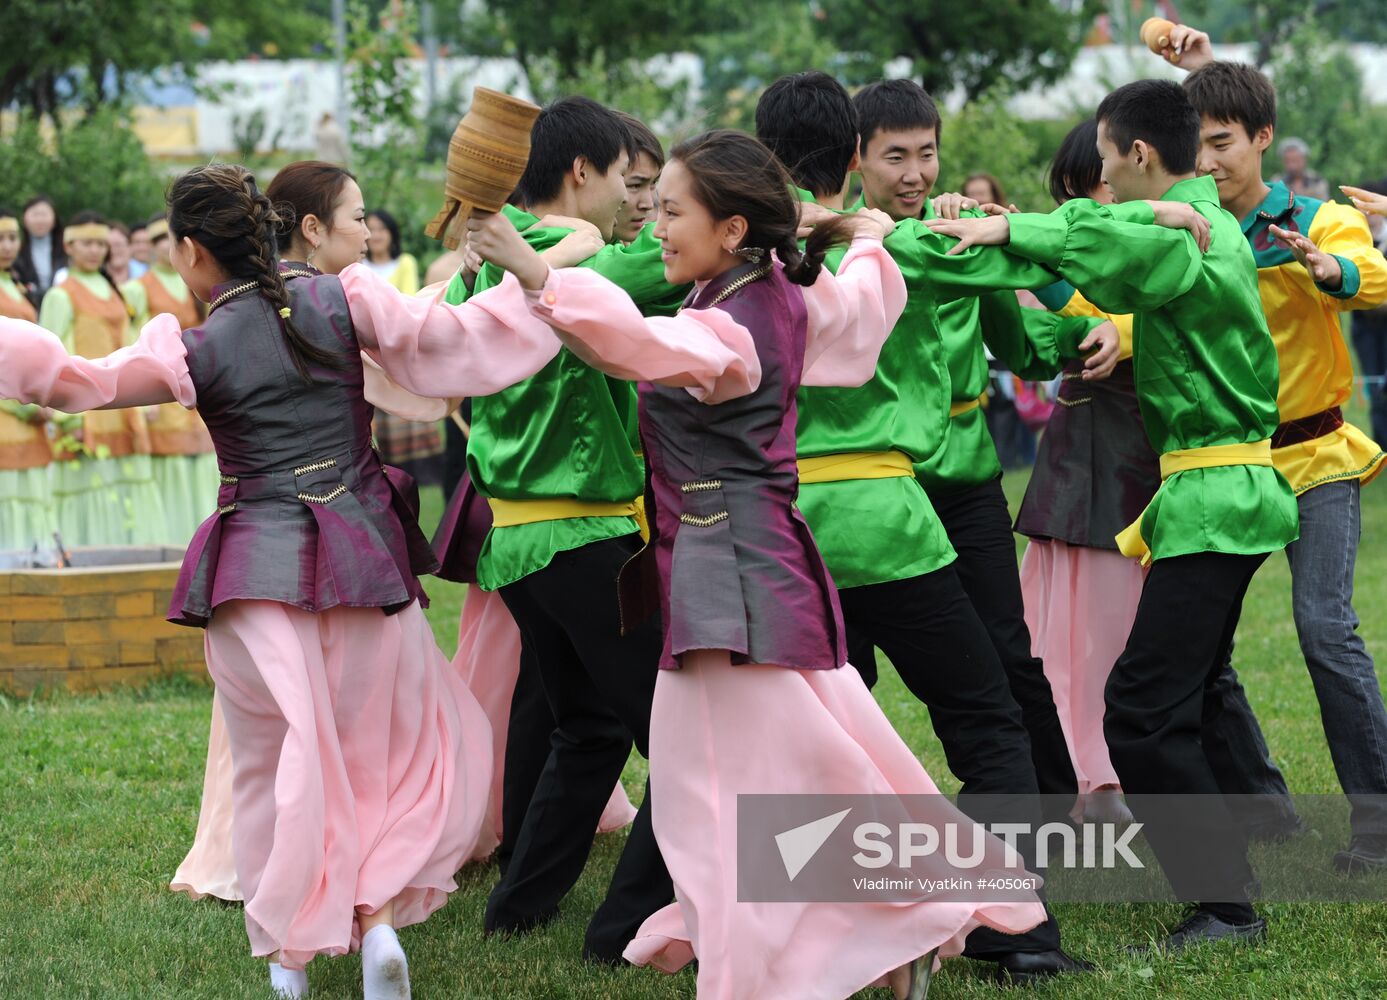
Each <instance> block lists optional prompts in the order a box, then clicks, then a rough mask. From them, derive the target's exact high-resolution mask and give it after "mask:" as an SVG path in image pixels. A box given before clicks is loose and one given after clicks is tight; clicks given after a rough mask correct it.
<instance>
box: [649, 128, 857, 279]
mask: <svg viewBox="0 0 1387 1000" xmlns="http://www.w3.org/2000/svg"><path fill="white" fill-rule="evenodd" d="M670 159H671V160H678V161H679V162H680V163H682V164H683V165H684V167H685V169H687V170H688V172H689V177H690V179H691V181H692V183H693V189H694V196H695V197H696V198H698V200H699V201H700V202H701V203H702V204H703V207H704V208H706V209H708V212H709V214H711V215H712V216H713V218H714V219H716V220H719V221H721V220H722V219H729V218H731V217H732V216H734V215H740V216H742V217H743V218H744V219H746V221H747V233H746V238H745V239H744V240H742V247H759V248H761V249H763V250H767V251H771V250H773V251H775V255H776V256H777V257H779V258H780V263H781V264H782V265H783V266H784V268H785V277H787V278H789V279H790V280H791V281H793V282H794V283H795V284H797V285H812V284H813V283H814V281H815V280H816V279H817V278H818V277H819V271H820V270H821V269H822V268H823V263H824V255H825V254H826V253H828V251H829V249H830V248H831V247H834V246H837V245H839V244H843V243H848V242H850V241H851V240H852V237H853V233H854V232H855V231H856V227H855V226H854V225H853V221H852V216H851V215H845V216H842V217H841V218H838V219H834V220H833V221H832V222H829V223H826V224H824V225H821V226H816V227H815V228H814V231H813V232H812V233H811V234H810V235H809V239H808V240H807V241H806V243H805V245H804V249H803V250H801V249H800V246H799V240H798V238H797V237H796V235H795V234H796V231H797V230H798V229H799V201H798V200H797V199H796V198H795V196H794V195H793V194H792V193H791V190H790V189H791V181H790V175H789V174H788V173H786V172H785V168H784V167H783V166H782V165H781V163H780V161H779V160H777V159H776V158H775V154H774V153H772V152H771V151H770V150H769V149H768V148H766V146H765V145H764V144H762V143H761V141H760V140H758V139H753V138H752V137H751V136H749V135H747V134H746V133H744V132H735V131H733V130H731V129H716V130H714V131H712V132H705V133H703V134H702V135H698V136H694V137H693V138H692V139H686V140H685V141H684V142H681V143H680V144H679V145H677V146H675V147H674V149H673V151H672V152H671V153H670ZM739 249H741V248H739Z"/></svg>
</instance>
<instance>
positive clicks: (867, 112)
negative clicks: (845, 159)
mask: <svg viewBox="0 0 1387 1000" xmlns="http://www.w3.org/2000/svg"><path fill="white" fill-rule="evenodd" d="M852 103H853V106H854V107H856V108H857V124H858V128H859V129H861V132H862V151H863V153H866V151H867V144H868V143H869V142H871V141H872V137H873V136H874V135H876V134H877V133H878V132H883V131H886V132H897V131H904V130H906V129H916V128H918V129H926V128H932V129H934V141H935V142H936V143H938V142H939V132H940V130H941V128H942V127H943V121H942V119H940V117H939V109H938V108H937V107H935V104H934V98H932V97H930V96H929V94H928V93H926V92H925V88H924V87H922V86H920V85H919V84H918V83H916V82H915V81H914V80H880V81H878V82H876V83H872V84H868V85H867V86H865V87H863V88H862V89H861V90H859V91H858V92H857V94H856V95H855V96H854V97H853V99H852Z"/></svg>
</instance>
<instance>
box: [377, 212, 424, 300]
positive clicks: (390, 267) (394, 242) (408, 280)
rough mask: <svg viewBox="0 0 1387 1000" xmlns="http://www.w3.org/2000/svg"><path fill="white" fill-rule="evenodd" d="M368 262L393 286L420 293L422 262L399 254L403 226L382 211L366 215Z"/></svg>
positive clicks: (407, 255) (407, 292) (411, 255)
mask: <svg viewBox="0 0 1387 1000" xmlns="http://www.w3.org/2000/svg"><path fill="white" fill-rule="evenodd" d="M366 230H367V232H368V233H369V235H368V236H367V237H366V263H367V264H369V265H370V267H371V270H372V271H375V272H376V273H377V274H379V275H380V276H381V277H382V278H384V279H385V280H386V281H388V282H390V284H392V285H394V286H395V287H396V288H397V289H399V290H400V291H402V292H404V293H405V294H406V295H413V294H414V293H415V292H417V291H419V262H418V261H417V260H415V259H414V255H413V254H408V253H401V252H400V224H399V223H398V222H396V221H395V217H394V216H393V215H391V214H390V213H389V212H387V211H386V210H385V209H383V208H378V209H376V210H375V211H373V212H370V213H368V214H367V216H366Z"/></svg>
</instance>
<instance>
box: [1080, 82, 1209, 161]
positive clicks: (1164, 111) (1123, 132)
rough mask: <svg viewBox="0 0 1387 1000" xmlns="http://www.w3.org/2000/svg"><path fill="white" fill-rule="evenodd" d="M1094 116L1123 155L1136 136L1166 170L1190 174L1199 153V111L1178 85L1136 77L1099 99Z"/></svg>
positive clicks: (1130, 147) (1135, 139) (1126, 152)
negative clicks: (1159, 156)
mask: <svg viewBox="0 0 1387 1000" xmlns="http://www.w3.org/2000/svg"><path fill="white" fill-rule="evenodd" d="M1094 118H1095V119H1097V121H1098V124H1099V126H1100V127H1102V128H1104V129H1106V130H1107V133H1108V138H1109V139H1111V140H1112V142H1113V145H1115V146H1116V147H1117V151H1118V152H1119V153H1121V154H1122V155H1123V156H1126V155H1127V154H1128V153H1129V152H1130V151H1131V149H1132V143H1134V142H1136V141H1137V140H1138V139H1140V140H1142V141H1143V142H1145V143H1146V144H1147V145H1149V146H1151V147H1153V148H1154V149H1155V150H1156V152H1157V153H1159V154H1160V155H1161V164H1162V165H1163V166H1164V167H1165V169H1166V171H1167V172H1168V173H1171V174H1192V173H1194V164H1195V160H1196V158H1197V157H1198V155H1199V112H1198V111H1196V110H1194V105H1192V104H1191V103H1190V102H1189V98H1188V97H1186V96H1185V92H1184V90H1182V89H1181V88H1180V85H1179V84H1177V83H1173V82H1171V81H1170V80H1138V81H1136V82H1135V83H1129V84H1127V85H1126V86H1123V87H1118V88H1117V89H1116V90H1114V91H1113V92H1112V93H1111V94H1109V95H1108V96H1107V97H1105V98H1103V103H1102V104H1100V105H1098V112H1097V114H1095V115H1094Z"/></svg>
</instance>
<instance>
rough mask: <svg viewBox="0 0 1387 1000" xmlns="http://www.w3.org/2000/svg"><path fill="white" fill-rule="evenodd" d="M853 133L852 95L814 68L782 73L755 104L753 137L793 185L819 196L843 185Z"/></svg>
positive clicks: (852, 152)
mask: <svg viewBox="0 0 1387 1000" xmlns="http://www.w3.org/2000/svg"><path fill="white" fill-rule="evenodd" d="M857 133H858V127H857V110H856V109H855V108H854V107H853V106H852V98H851V97H849V96H848V92H847V91H846V90H844V89H843V85H842V84H841V83H839V82H838V81H837V80H835V79H833V77H831V76H829V75H828V74H827V73H821V72H819V71H818V70H810V71H808V72H805V73H791V74H790V75H789V76H782V77H781V78H780V79H779V80H776V81H775V83H773V84H771V85H770V86H769V87H767V88H766V92H765V93H764V94H762V95H761V99H760V100H759V101H757V102H756V137H757V138H758V139H760V140H761V141H762V142H763V143H765V144H766V145H767V146H769V147H770V150H771V152H773V153H774V154H775V155H776V158H777V159H779V160H780V162H781V163H783V164H784V165H785V169H786V170H788V171H789V172H790V176H791V177H792V178H794V181H795V183H796V184H798V185H799V186H800V187H802V188H807V189H808V190H809V191H810V192H812V193H813V194H814V195H816V196H818V197H823V196H824V195H832V194H837V193H838V192H839V191H841V190H842V189H843V182H844V181H846V180H847V177H848V167H849V166H850V165H851V164H852V158H853V156H854V155H855V154H856V153H857Z"/></svg>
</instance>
